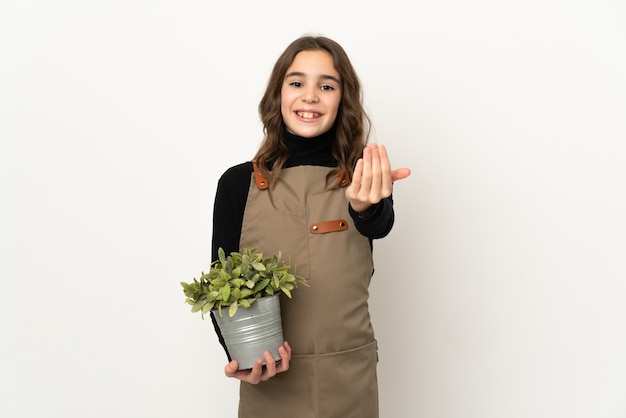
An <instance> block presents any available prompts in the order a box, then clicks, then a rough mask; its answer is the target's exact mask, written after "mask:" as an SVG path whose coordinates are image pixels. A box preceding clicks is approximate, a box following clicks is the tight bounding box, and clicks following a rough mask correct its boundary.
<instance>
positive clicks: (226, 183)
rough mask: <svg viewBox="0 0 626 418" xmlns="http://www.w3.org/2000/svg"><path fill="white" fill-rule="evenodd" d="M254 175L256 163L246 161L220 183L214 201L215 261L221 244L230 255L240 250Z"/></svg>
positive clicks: (222, 178)
mask: <svg viewBox="0 0 626 418" xmlns="http://www.w3.org/2000/svg"><path fill="white" fill-rule="evenodd" d="M251 176H252V163H250V162H246V163H243V164H239V165H236V166H234V167H231V168H229V169H228V170H226V172H224V174H222V176H221V177H220V179H219V181H218V182H217V191H216V193H215V202H214V204H213V238H212V245H211V260H217V258H218V257H217V250H218V248H220V247H222V248H223V249H224V252H226V255H228V254H230V253H231V252H233V251H239V250H240V248H239V239H240V237H241V225H242V223H243V212H244V209H245V208H246V201H247V200H248V190H249V189H250V179H251Z"/></svg>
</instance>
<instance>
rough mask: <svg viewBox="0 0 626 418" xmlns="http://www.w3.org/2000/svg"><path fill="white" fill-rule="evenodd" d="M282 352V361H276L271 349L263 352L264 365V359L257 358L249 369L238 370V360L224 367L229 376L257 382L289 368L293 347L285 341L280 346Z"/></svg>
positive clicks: (279, 350)
mask: <svg viewBox="0 0 626 418" xmlns="http://www.w3.org/2000/svg"><path fill="white" fill-rule="evenodd" d="M278 353H279V354H280V358H281V359H280V361H279V362H276V360H274V357H273V356H272V354H271V353H270V352H269V351H265V352H264V353H263V360H264V361H265V366H263V360H261V359H257V361H256V362H255V363H254V366H252V368H251V369H249V370H238V367H239V364H238V363H237V361H236V360H233V361H231V362H230V363H228V364H227V365H226V367H225V368H224V373H225V374H226V376H227V377H232V378H235V379H239V380H241V381H244V382H248V383H252V384H257V383H259V382H263V381H266V380H269V379H271V378H272V377H274V376H276V374H277V373H280V372H284V371H286V370H288V369H289V361H290V360H291V347H290V346H289V344H288V343H287V342H286V341H285V343H284V344H283V345H282V346H280V347H279V348H278Z"/></svg>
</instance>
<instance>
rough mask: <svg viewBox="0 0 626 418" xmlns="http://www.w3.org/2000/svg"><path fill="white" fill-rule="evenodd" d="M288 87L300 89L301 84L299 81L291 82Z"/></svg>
mask: <svg viewBox="0 0 626 418" xmlns="http://www.w3.org/2000/svg"><path fill="white" fill-rule="evenodd" d="M289 85H290V86H293V87H302V83H301V82H299V81H292V82H291V83H289Z"/></svg>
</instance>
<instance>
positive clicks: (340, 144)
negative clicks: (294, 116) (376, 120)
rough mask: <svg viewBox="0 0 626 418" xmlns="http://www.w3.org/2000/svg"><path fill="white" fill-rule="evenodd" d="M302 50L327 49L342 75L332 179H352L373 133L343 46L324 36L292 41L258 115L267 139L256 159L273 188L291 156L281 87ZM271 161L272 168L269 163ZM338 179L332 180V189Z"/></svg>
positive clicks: (281, 59)
mask: <svg viewBox="0 0 626 418" xmlns="http://www.w3.org/2000/svg"><path fill="white" fill-rule="evenodd" d="M302 51H326V52H328V53H329V54H330V55H331V56H332V58H333V62H334V64H335V70H337V72H338V73H339V75H340V76H341V93H342V94H341V101H340V103H339V110H338V112H337V119H336V120H335V124H334V126H335V128H336V132H337V138H336V140H335V141H334V143H333V147H332V153H333V157H334V158H335V159H336V160H337V163H338V164H337V167H336V168H335V169H334V170H333V171H331V173H330V174H329V178H331V177H334V178H342V179H343V178H351V177H352V173H353V169H354V165H355V164H356V162H357V160H358V159H359V157H360V156H361V155H362V153H363V148H365V145H366V144H367V141H368V138H369V135H370V126H371V123H370V119H369V117H368V115H367V113H366V112H365V109H364V108H363V93H362V91H361V83H360V81H359V78H358V76H357V74H356V72H355V70H354V68H353V66H352V63H351V62H350V59H349V58H348V55H347V54H346V52H345V51H344V49H343V48H342V47H341V45H339V44H338V43H337V42H335V41H333V40H332V39H329V38H326V37H324V36H303V37H300V38H298V39H296V40H295V41H293V42H292V43H291V44H290V45H289V46H288V47H287V48H286V49H285V51H284V52H283V53H282V55H281V56H280V57H279V58H278V60H277V61H276V63H275V64H274V68H273V70H272V72H271V75H270V78H269V81H268V84H267V88H266V90H265V94H264V95H263V98H262V99H261V102H260V103H259V116H260V117H261V122H262V123H263V134H264V139H263V142H262V143H261V146H260V147H259V150H258V151H257V153H256V155H255V157H254V159H255V160H256V163H257V166H258V168H259V170H260V171H261V173H262V174H263V175H264V176H265V177H266V178H267V179H268V180H269V182H270V187H271V185H272V184H274V183H275V182H276V181H278V177H279V175H280V171H281V169H282V167H283V165H284V164H285V161H286V160H287V158H288V157H289V155H288V151H287V147H286V146H285V144H284V140H283V131H284V129H285V125H284V122H283V117H282V113H281V95H280V94H281V89H282V85H283V81H284V78H285V75H286V73H287V69H288V68H289V66H291V64H292V63H293V60H294V59H295V58H296V55H297V54H298V53H299V52H302ZM269 163H271V165H272V167H271V171H270V170H269V169H268V164H269ZM337 187H338V182H330V188H331V189H334V188H337Z"/></svg>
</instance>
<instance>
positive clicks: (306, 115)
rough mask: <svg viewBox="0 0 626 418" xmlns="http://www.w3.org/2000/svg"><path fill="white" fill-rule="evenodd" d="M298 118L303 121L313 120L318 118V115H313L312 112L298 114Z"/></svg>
mask: <svg viewBox="0 0 626 418" xmlns="http://www.w3.org/2000/svg"><path fill="white" fill-rule="evenodd" d="M298 116H300V117H301V118H304V119H313V118H319V116H320V114H319V113H313V112H298Z"/></svg>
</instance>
